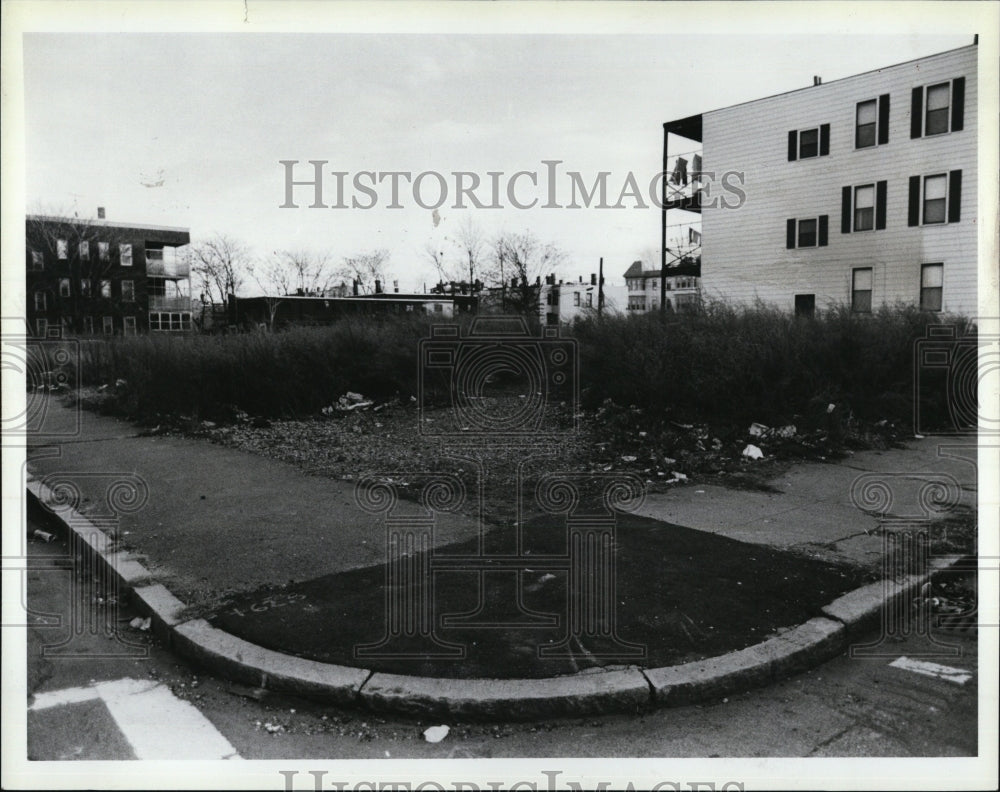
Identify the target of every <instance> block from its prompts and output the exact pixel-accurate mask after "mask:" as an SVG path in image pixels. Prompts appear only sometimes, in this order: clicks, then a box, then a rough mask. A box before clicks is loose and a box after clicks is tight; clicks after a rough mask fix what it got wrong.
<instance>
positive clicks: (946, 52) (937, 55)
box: [663, 44, 979, 128]
mask: <svg viewBox="0 0 1000 792" xmlns="http://www.w3.org/2000/svg"><path fill="white" fill-rule="evenodd" d="M973 47H976V48H978V47H979V45H978V44H966V45H964V46H962V47H955V48H954V49H950V50H944V52H935V53H933V54H932V55H923V56H921V57H919V58H910V59H909V60H905V61H900V62H899V63H890V64H889V65H888V66H879V67H878V68H875V69H868V70H867V71H863V72H858V73H857V74H848V75H847V76H846V77H838V78H837V79H836V80H830V82H825V83H820V84H819V85H804V86H802V87H801V88H792V89H791V90H788V91H782V92H780V93H776V94H770V95H768V96H761V97H758V98H757V99H747V100H746V101H745V102H736V103H735V104H731V105H724V106H722V107H717V108H715V109H714V110H704V111H702V112H701V113H694V114H693V115H690V116H683V117H681V118H677V119H673V120H671V121H665V122H664V123H663V126H664V128H666V127H667V125H668V124H674V123H676V122H678V121H685V120H687V119H688V118H694V116H698V115H701V116H706V115H708V114H709V113H718V112H721V111H722V110H729V109H731V108H733V107H742V106H743V105H748V104H753V103H754V102H764V101H767V100H768V99H777V98H778V97H779V96H788V94H793V93H798V92H799V91H808V90H810V89H813V88H822V87H823V86H824V85H833V84H835V83H839V82H843V81H844V80H853V79H854V78H855V77H863V76H864V75H866V74H874V73H875V72H880V71H885V70H886V69H894V68H896V67H897V66H906V65H907V64H908V63H916V62H917V61H925V60H929V59H930V58H940V57H941V56H943V55H950V54H951V53H953V52H959V51H960V50H967V49H972V48H973Z"/></svg>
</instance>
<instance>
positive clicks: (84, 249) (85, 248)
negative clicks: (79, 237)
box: [80, 239, 90, 261]
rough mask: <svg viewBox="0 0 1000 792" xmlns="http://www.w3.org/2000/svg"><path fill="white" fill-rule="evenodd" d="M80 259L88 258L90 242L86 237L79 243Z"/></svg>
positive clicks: (87, 259) (85, 259)
mask: <svg viewBox="0 0 1000 792" xmlns="http://www.w3.org/2000/svg"><path fill="white" fill-rule="evenodd" d="M80 260H81V261H89V260H90V243H89V242H88V241H87V240H86V239H85V240H83V241H82V242H81V243H80Z"/></svg>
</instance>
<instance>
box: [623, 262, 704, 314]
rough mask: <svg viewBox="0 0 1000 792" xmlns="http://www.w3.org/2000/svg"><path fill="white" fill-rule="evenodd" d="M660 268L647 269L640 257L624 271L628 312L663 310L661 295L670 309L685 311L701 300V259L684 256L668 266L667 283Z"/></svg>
mask: <svg viewBox="0 0 1000 792" xmlns="http://www.w3.org/2000/svg"><path fill="white" fill-rule="evenodd" d="M663 280H664V279H663V277H661V269H660V268H659V267H657V268H656V269H644V268H643V266H642V262H641V261H635V262H633V263H632V266H631V267H629V268H628V269H627V270H626V271H625V289H626V292H627V294H628V304H627V307H626V311H627V312H628V313H629V314H633V313H645V312H647V311H658V310H660V296H661V294H662V295H663V296H664V303H663V305H665V306H666V310H667V311H684V310H688V309H690V308H691V307H693V306H696V305H698V303H699V302H700V301H701V261H700V260H699V259H684V260H682V261H681V262H679V263H677V264H675V265H673V266H671V267H667V269H666V285H665V288H662V289H661V283H662V281H663Z"/></svg>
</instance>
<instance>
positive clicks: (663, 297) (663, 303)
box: [660, 124, 670, 316]
mask: <svg viewBox="0 0 1000 792" xmlns="http://www.w3.org/2000/svg"><path fill="white" fill-rule="evenodd" d="M669 134H670V133H669V132H667V125H666V124H664V125H663V173H662V174H661V175H662V177H663V200H662V201H661V202H660V313H662V314H663V315H664V316H666V313H667V137H668V136H669Z"/></svg>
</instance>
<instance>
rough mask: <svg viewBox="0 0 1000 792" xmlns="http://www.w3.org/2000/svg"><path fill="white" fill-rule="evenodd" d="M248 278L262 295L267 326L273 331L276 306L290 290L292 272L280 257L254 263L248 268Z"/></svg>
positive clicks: (276, 312)
mask: <svg viewBox="0 0 1000 792" xmlns="http://www.w3.org/2000/svg"><path fill="white" fill-rule="evenodd" d="M248 271H249V273H250V277H252V278H253V279H254V282H255V283H256V284H257V286H258V287H260V290H261V291H262V292H263V293H264V294H263V299H264V304H265V305H266V306H267V313H268V319H267V326H268V329H270V330H274V320H275V317H276V316H277V315H278V306H280V305H281V303H282V302H283V300H282V298H283V297H286V296H288V293H289V292H290V291H291V288H292V278H293V275H292V271H291V269H290V268H289V267H288V264H287V262H286V261H284V260H282V259H281V258H280V257H277V258H269V259H265V260H264V261H262V262H254V263H252V264H250V265H249V266H248Z"/></svg>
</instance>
